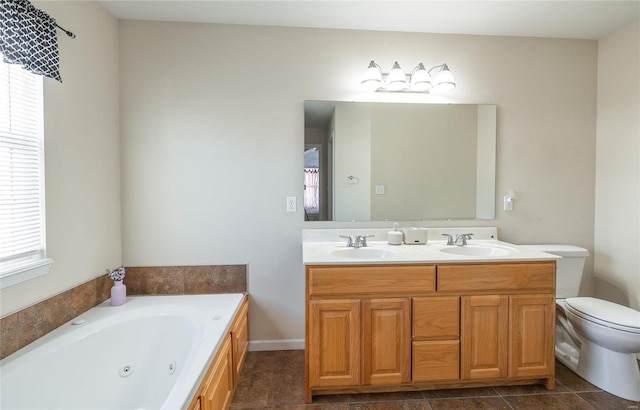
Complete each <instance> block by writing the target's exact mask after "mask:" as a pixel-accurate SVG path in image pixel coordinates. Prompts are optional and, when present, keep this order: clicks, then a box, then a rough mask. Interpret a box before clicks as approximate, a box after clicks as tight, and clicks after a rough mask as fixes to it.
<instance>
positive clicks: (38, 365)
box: [0, 294, 244, 410]
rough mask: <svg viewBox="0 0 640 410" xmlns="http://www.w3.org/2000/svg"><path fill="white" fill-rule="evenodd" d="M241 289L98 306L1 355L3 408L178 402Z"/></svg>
mask: <svg viewBox="0 0 640 410" xmlns="http://www.w3.org/2000/svg"><path fill="white" fill-rule="evenodd" d="M243 297H244V294H221V295H189V296H182V295H180V296H139V297H129V298H127V303H125V304H124V305H122V306H118V307H112V306H110V304H109V301H107V302H105V303H102V304H101V305H98V306H96V307H95V308H93V309H91V310H89V311H88V312H85V313H83V314H82V315H80V316H78V317H77V318H75V319H73V320H71V321H69V322H68V323H66V324H65V325H63V326H61V327H59V328H58V329H56V330H54V331H53V332H51V333H49V334H47V335H45V336H44V337H42V338H40V339H38V340H37V341H35V342H33V343H31V344H30V345H28V346H26V347H25V348H23V349H20V350H19V351H17V352H16V353H14V354H12V355H10V356H8V357H6V358H5V359H3V360H2V361H0V377H1V380H0V409H3V410H13V409H96V410H97V409H109V410H113V409H118V410H120V409H122V410H124V409H181V408H186V407H187V406H188V405H189V402H190V401H191V399H192V397H193V395H194V394H195V392H196V390H197V388H198V386H199V385H200V382H201V381H202V378H203V377H204V375H205V373H206V370H207V367H208V364H209V361H210V360H211V359H212V358H213V356H214V355H215V353H216V351H217V350H218V348H219V346H220V344H221V342H222V340H223V337H224V336H226V335H227V334H228V332H229V327H230V326H231V322H232V320H233V317H234V316H235V314H236V312H237V311H238V309H239V307H240V305H241V302H242V300H243Z"/></svg>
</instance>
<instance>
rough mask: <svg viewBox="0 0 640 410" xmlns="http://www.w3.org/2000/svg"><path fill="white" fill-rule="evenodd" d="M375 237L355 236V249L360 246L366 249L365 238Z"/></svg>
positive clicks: (371, 236)
mask: <svg viewBox="0 0 640 410" xmlns="http://www.w3.org/2000/svg"><path fill="white" fill-rule="evenodd" d="M374 236H375V235H357V236H356V248H358V247H360V246H362V247H363V248H366V247H367V238H373V237H374Z"/></svg>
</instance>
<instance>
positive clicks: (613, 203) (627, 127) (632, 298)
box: [595, 22, 640, 309]
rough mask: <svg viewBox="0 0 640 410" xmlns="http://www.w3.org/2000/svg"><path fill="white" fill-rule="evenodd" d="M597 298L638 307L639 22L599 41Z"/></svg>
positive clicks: (596, 225)
mask: <svg viewBox="0 0 640 410" xmlns="http://www.w3.org/2000/svg"><path fill="white" fill-rule="evenodd" d="M596 147H597V150H596V152H597V156H596V201H595V203H596V214H595V285H596V296H598V297H600V298H603V299H607V300H611V301H614V302H617V303H621V304H623V305H625V306H631V307H632V308H634V309H640V22H635V23H634V24H631V25H629V26H627V27H625V28H622V29H620V30H618V31H616V32H614V33H612V34H609V35H608V36H606V37H604V38H602V39H600V41H598V127H597V145H596Z"/></svg>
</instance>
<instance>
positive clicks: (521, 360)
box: [305, 261, 555, 403]
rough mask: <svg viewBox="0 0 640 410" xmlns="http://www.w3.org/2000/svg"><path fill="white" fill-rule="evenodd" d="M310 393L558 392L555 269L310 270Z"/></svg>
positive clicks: (545, 264) (546, 264) (525, 265)
mask: <svg viewBox="0 0 640 410" xmlns="http://www.w3.org/2000/svg"><path fill="white" fill-rule="evenodd" d="M306 302H307V303H306V306H307V308H306V311H307V316H306V346H305V347H306V369H305V370H306V401H307V402H308V403H310V402H311V399H312V394H332V393H346V392H350V393H353V392H376V391H398V390H420V389H434V388H439V389H442V388H447V387H449V388H460V387H465V386H470V387H478V386H496V385H511V384H533V383H544V384H545V386H546V387H547V388H549V389H552V388H553V387H554V381H555V379H554V377H555V367H554V365H555V361H554V337H555V328H554V327H555V323H554V320H555V311H554V310H555V262H554V261H539V262H513V263H511V262H503V263H482V264H463V263H457V264H453V263H452V264H441V265H333V266H328V265H323V266H307V267H306Z"/></svg>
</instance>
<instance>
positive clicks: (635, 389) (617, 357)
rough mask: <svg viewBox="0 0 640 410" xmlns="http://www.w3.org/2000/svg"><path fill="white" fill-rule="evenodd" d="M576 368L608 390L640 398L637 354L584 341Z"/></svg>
mask: <svg viewBox="0 0 640 410" xmlns="http://www.w3.org/2000/svg"><path fill="white" fill-rule="evenodd" d="M561 361H562V360H561ZM572 370H575V372H576V373H577V374H578V375H579V376H580V377H582V378H583V379H585V380H587V381H588V382H589V383H591V384H593V385H595V386H597V387H599V388H601V389H602V390H604V391H606V392H609V393H611V394H613V395H616V396H618V397H621V398H623V399H626V400H632V401H640V369H639V368H638V362H637V361H636V356H635V354H633V353H619V352H614V351H612V350H609V349H605V348H603V347H601V346H598V345H596V344H594V343H592V342H590V341H586V340H582V344H581V346H580V358H579V359H578V365H577V366H576V367H572Z"/></svg>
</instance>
